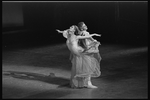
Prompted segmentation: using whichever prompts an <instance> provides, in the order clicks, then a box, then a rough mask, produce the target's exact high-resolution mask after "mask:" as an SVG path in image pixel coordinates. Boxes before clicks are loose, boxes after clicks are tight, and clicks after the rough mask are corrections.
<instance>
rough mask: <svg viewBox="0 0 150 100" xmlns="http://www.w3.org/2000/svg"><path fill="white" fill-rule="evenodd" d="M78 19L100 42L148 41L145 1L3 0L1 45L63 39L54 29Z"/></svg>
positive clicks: (137, 42) (25, 44) (31, 43)
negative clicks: (44, 0) (32, 0)
mask: <svg viewBox="0 0 150 100" xmlns="http://www.w3.org/2000/svg"><path fill="white" fill-rule="evenodd" d="M80 21H83V22H85V23H86V25H87V26H88V31H89V32H90V33H91V34H92V33H100V34H102V37H100V38H97V37H94V38H96V39H97V40H98V41H100V42H101V43H102V44H103V43H110V44H112V43H115V44H127V45H136V46H141V45H142V46H143V45H148V2H136V1H133V2H2V40H3V41H2V42H3V47H4V48H9V47H15V46H14V45H18V46H19V47H20V46H22V47H25V46H31V47H34V46H42V45H49V44H54V43H63V42H64V43H65V41H66V39H65V38H64V37H63V36H62V35H61V34H58V33H57V32H56V29H60V30H65V29H68V28H69V27H70V26H71V25H73V24H76V25H77V24H78V22H80ZM18 46H16V47H18Z"/></svg>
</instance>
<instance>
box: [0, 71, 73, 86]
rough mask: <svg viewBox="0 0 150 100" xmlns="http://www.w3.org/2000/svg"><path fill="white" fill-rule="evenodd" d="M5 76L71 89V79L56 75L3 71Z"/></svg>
mask: <svg viewBox="0 0 150 100" xmlns="http://www.w3.org/2000/svg"><path fill="white" fill-rule="evenodd" d="M3 75H5V76H11V77H13V78H18V79H24V80H36V81H42V82H46V83H49V84H55V85H59V86H58V88H70V85H69V82H70V81H69V79H67V78H63V77H57V76H55V74H54V73H50V74H49V75H43V74H39V73H31V72H18V71H3Z"/></svg>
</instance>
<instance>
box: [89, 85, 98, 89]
mask: <svg viewBox="0 0 150 100" xmlns="http://www.w3.org/2000/svg"><path fill="white" fill-rule="evenodd" d="M87 88H90V89H96V88H98V87H97V86H94V85H88V86H87Z"/></svg>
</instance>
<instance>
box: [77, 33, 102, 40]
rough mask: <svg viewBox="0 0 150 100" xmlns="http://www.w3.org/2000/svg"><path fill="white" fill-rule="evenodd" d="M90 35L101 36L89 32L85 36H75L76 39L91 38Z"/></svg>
mask: <svg viewBox="0 0 150 100" xmlns="http://www.w3.org/2000/svg"><path fill="white" fill-rule="evenodd" d="M92 36H101V35H99V34H91V35H87V36H77V38H78V39H86V38H91V37H92Z"/></svg>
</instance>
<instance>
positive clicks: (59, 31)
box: [56, 29, 65, 33]
mask: <svg viewBox="0 0 150 100" xmlns="http://www.w3.org/2000/svg"><path fill="white" fill-rule="evenodd" d="M56 31H57V32H58V33H64V31H65V30H64V31H60V30H58V29H56Z"/></svg>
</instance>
